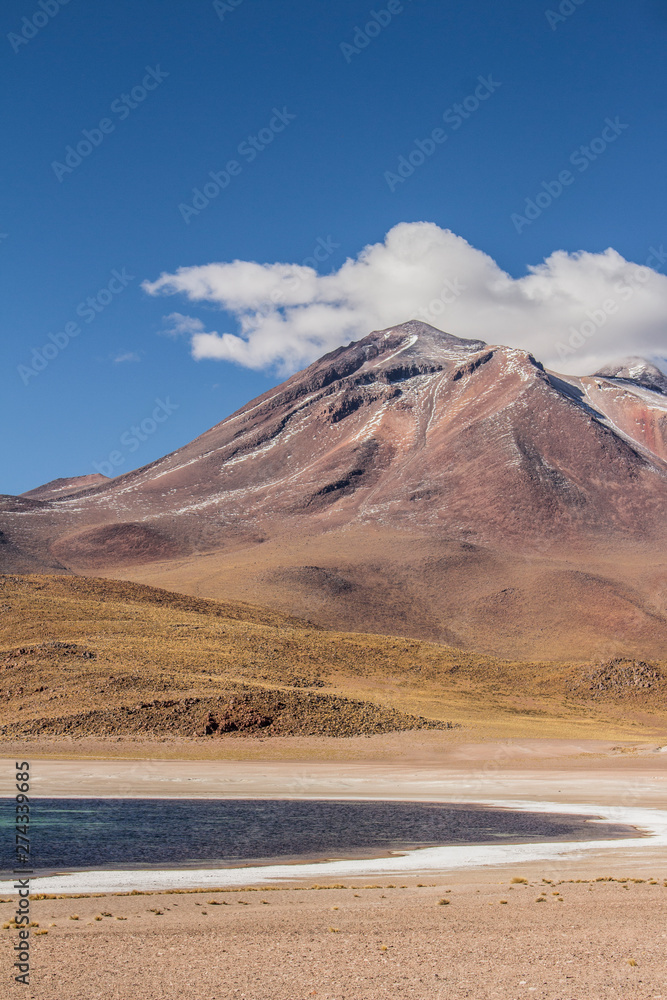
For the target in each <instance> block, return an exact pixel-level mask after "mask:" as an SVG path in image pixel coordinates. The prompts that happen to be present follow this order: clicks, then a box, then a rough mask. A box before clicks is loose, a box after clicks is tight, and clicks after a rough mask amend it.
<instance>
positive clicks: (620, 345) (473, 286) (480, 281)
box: [143, 222, 667, 374]
mask: <svg viewBox="0 0 667 1000" xmlns="http://www.w3.org/2000/svg"><path fill="white" fill-rule="evenodd" d="M666 261H667V256H666V255H665V254H664V252H663V250H662V248H661V247H660V248H658V250H657V251H650V252H649V250H648V249H647V260H646V262H645V263H642V264H636V263H632V262H630V261H627V260H625V259H624V258H623V257H622V256H621V255H620V254H619V253H617V252H616V251H615V250H612V249H608V250H605V251H604V253H587V252H583V251H582V252H578V253H566V252H565V251H563V250H557V251H556V252H554V253H552V254H551V256H549V257H548V258H547V259H546V260H545V261H543V262H542V263H540V264H536V265H531V266H529V267H528V268H527V273H526V274H525V275H524V276H522V277H519V278H513V277H511V276H510V275H509V274H507V273H506V272H505V271H503V270H502V268H501V267H499V265H498V264H497V263H496V262H495V261H494V260H493V259H492V258H491V257H489V256H488V254H486V253H484V252H483V251H481V250H477V249H476V248H475V247H473V246H471V245H470V244H469V243H468V242H466V240H464V239H462V237H460V236H456V235H455V234H454V233H452V232H450V231H449V230H446V229H441V228H440V227H438V226H436V225H434V224H433V223H429V222H416V223H407V222H406V223H401V224H399V225H397V226H395V227H394V228H393V229H391V230H390V231H389V233H387V236H386V238H385V240H384V242H383V243H375V244H372V245H370V246H367V247H365V248H364V249H363V250H362V251H361V253H359V255H358V256H357V257H355V258H348V259H347V260H346V261H345V263H344V264H343V265H342V266H341V267H340V268H339V269H338V270H337V271H334V272H333V273H331V274H327V275H320V274H318V273H317V271H315V270H314V269H313V268H311V267H306V266H304V265H302V264H285V263H274V264H258V263H255V262H253V261H242V260H235V261H233V262H229V263H214V264H204V265H200V266H193V267H182V268H179V270H178V271H176V272H175V273H174V274H162V275H161V276H160V277H159V278H158V279H157V280H156V281H153V282H151V281H145V282H144V283H143V288H144V289H145V291H147V292H148V293H149V294H150V295H182V296H185V297H186V298H187V299H188V300H189V301H190V302H193V303H202V304H206V305H207V306H209V307H210V306H211V305H213V306H216V307H218V308H220V309H223V310H225V311H226V312H227V313H230V314H232V315H233V316H234V317H235V319H236V322H237V324H238V332H237V333H229V332H222V333H220V332H217V331H214V330H206V329H205V327H204V324H203V323H202V322H201V320H199V319H195V318H192V317H189V316H184V315H182V314H181V313H172V315H171V317H170V319H171V321H172V325H173V327H174V329H175V330H176V332H180V333H186V334H188V335H189V336H190V339H191V350H192V355H193V357H195V358H197V359H203V358H215V359H218V360H223V361H232V362H235V363H237V364H239V365H243V366H245V367H247V368H254V369H265V368H276V369H277V370H278V371H280V372H281V373H282V374H285V373H287V372H291V371H295V370H296V369H298V368H300V367H303V366H304V365H306V364H308V363H310V362H311V361H313V360H314V359H315V358H317V357H319V356H320V355H322V354H324V353H326V352H327V351H330V350H333V349H334V348H335V347H338V346H340V345H341V344H345V343H349V342H350V341H351V340H358V339H359V338H361V337H364V336H366V334H368V333H370V332H371V331H372V330H378V329H384V328H386V327H390V326H395V325H397V324H399V323H403V322H405V321H407V320H409V319H422V320H424V321H425V322H428V323H431V324H432V325H433V326H436V327H438V328H439V329H441V330H445V331H446V332H448V333H452V334H454V335H456V336H458V337H466V338H472V339H481V340H485V341H487V343H489V344H504V345H508V346H511V347H520V348H523V349H525V350H528V351H531V352H532V353H533V354H534V355H535V356H536V357H537V358H538V359H539V360H540V361H542V362H543V363H544V364H546V365H547V366H549V367H553V368H556V369H557V370H560V371H563V372H572V373H575V372H579V373H582V374H583V373H586V372H588V373H590V372H592V371H594V370H595V369H596V368H597V367H599V366H600V365H601V364H602V363H604V362H606V361H610V360H613V359H614V358H617V357H621V356H625V355H627V354H643V355H645V356H647V357H650V358H654V359H655V358H657V357H659V355H661V354H662V355H664V349H665V330H666V325H667V324H666V320H667V277H665V275H663V274H660V273H659V269H660V268H662V267H664V266H665V263H666Z"/></svg>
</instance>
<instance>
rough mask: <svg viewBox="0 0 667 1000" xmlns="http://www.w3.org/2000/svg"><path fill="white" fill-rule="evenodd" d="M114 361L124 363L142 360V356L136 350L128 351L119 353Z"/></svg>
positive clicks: (118, 363) (117, 363)
mask: <svg viewBox="0 0 667 1000" xmlns="http://www.w3.org/2000/svg"><path fill="white" fill-rule="evenodd" d="M113 361H114V364H115V365H122V364H124V363H125V362H126V361H141V357H140V355H139V354H137V353H136V351H128V352H127V353H126V354H118V355H117V356H116V357H115V358H114V359H113Z"/></svg>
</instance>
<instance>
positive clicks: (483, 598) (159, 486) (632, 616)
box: [0, 320, 667, 658]
mask: <svg viewBox="0 0 667 1000" xmlns="http://www.w3.org/2000/svg"><path fill="white" fill-rule="evenodd" d="M661 379H662V381H661ZM663 383H664V384H663ZM666 510H667V380H665V378H664V376H663V375H662V373H661V372H660V371H659V369H654V368H653V366H651V365H650V364H649V363H648V362H644V361H642V360H641V359H635V358H632V359H625V360H624V361H621V362H619V363H618V364H616V365H611V366H608V367H607V368H605V369H601V370H600V371H598V372H597V373H596V374H594V375H592V376H589V377H586V376H584V377H581V378H575V377H573V376H569V375H568V376H566V375H558V374H555V373H552V372H549V371H547V370H545V368H544V367H543V366H542V365H541V364H540V363H539V361H537V360H536V359H535V358H533V357H532V355H530V354H529V353H527V352H525V351H521V350H516V349H512V348H508V347H502V346H490V345H488V344H486V343H485V342H484V341H482V340H461V339H459V338H457V337H453V336H451V335H449V334H446V333H442V332H441V331H439V330H436V329H435V328H433V327H431V326H429V325H427V324H425V323H421V322H418V321H415V320H413V321H411V322H408V323H404V324H402V325H400V326H396V327H392V328H390V329H387V330H381V331H378V332H374V333H371V334H370V335H369V336H367V337H365V338H363V339H362V340H360V341H357V342H355V343H352V344H350V345H348V346H346V347H341V348H339V349H338V350H336V351H333V352H332V353H330V354H327V355H326V356H325V357H323V358H321V359H320V360H318V361H316V362H314V363H313V364H312V365H310V366H309V367H308V368H306V369H305V370H303V371H301V372H298V373H297V374H296V375H293V376H292V377H291V378H289V379H288V380H287V381H286V382H284V383H283V384H282V385H280V386H278V387H277V388H275V389H272V390H270V391H269V392H267V393H265V394H264V395H262V396H260V397H258V398H257V399H255V400H253V401H252V402H250V403H248V405H247V406H244V407H243V408H242V409H240V410H238V411H237V412H236V413H234V414H232V415H231V416H230V417H228V418H227V419H225V420H223V421H222V422H221V423H220V424H218V425H216V426H215V427H213V428H212V429H211V430H208V431H207V432H206V433H204V434H202V435H201V436H200V437H198V438H196V439H195V440H194V441H192V442H191V443H190V444H188V445H186V446H185V447H183V448H180V449H178V450H177V451H175V452H172V453H171V454H169V455H167V456H166V457H164V458H162V459H160V460H158V461H157V462H154V463H152V464H151V465H147V466H144V467H143V468H140V469H136V470H135V471H133V472H130V473H127V474H125V475H122V476H119V477H117V478H115V479H109V480H105V479H104V478H103V477H92V476H86V477H82V478H81V479H80V480H77V479H68V480H56V481H55V483H51V484H47V486H45V487H39V488H37V489H35V490H31V491H30V492H29V493H28V494H25V495H24V496H22V497H7V496H5V497H2V498H1V502H0V527H1V530H2V533H1V534H0V543H1V544H0V559H1V560H2V566H3V571H4V572H42V573H43V572H57V573H62V572H70V573H76V574H89V575H96V576H108V577H109V576H112V577H122V578H126V579H131V580H134V581H138V582H144V583H151V584H154V585H158V586H162V587H167V588H170V589H173V590H179V591H182V592H185V593H190V594H194V595H197V596H206V597H215V598H224V599H226V600H228V599H241V600H246V601H252V602H254V603H262V604H266V605H269V606H272V607H276V608H279V609H280V610H283V611H287V612H289V613H291V614H296V615H299V616H301V617H308V618H310V619H311V620H313V621H316V622H318V623H320V624H323V625H325V626H335V627H338V628H345V629H352V630H357V631H372V632H373V631H374V632H384V633H393V634H401V635H407V636H415V637H422V638H429V639H437V640H441V641H446V642H449V643H452V644H454V645H460V646H465V647H471V648H476V649H478V650H480V651H485V652H493V653H496V654H500V655H503V656H508V657H518V656H524V657H525V656H536V657H545V658H559V657H571V656H582V657H583V656H586V657H590V656H591V655H597V654H599V655H607V654H610V655H616V654H626V653H632V654H633V655H635V654H639V653H641V654H642V655H660V653H662V655H664V650H665V649H666V648H667V565H666V563H667V560H666V559H665V539H666V535H667V525H666V521H667V518H665V512H666Z"/></svg>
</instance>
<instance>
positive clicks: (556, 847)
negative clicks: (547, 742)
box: [0, 800, 667, 894]
mask: <svg viewBox="0 0 667 1000" xmlns="http://www.w3.org/2000/svg"><path fill="white" fill-rule="evenodd" d="M479 805H482V806H485V807H489V808H498V807H502V808H512V809H516V810H523V811H531V812H543V813H559V812H561V811H563V808H564V806H563V804H562V803H553V802H537V801H534V800H530V801H520V800H518V801H507V800H502V801H498V800H486V801H480V802H479ZM566 811H567V812H570V813H571V814H573V815H579V816H592V817H595V818H594V819H592V820H591V822H593V823H595V822H601V823H609V822H615V823H618V822H622V823H623V825H627V826H631V827H634V828H635V829H637V830H638V831H642V832H643V835H641V836H639V837H628V838H622V839H621V838H615V839H611V840H587V841H586V840H584V841H550V842H540V843H535V842H530V843H523V844H487V845H482V844H472V845H447V846H443V847H427V848H418V849H416V850H412V851H406V852H401V854H400V856H392V857H386V856H385V857H380V858H378V857H372V858H364V859H345V860H334V861H323V862H306V863H299V862H297V863H282V864H269V865H254V866H250V865H248V866H226V867H219V868H198V869H197V868H190V869H182V868H178V869H170V868H161V869H145V868H144V869H124V870H123V869H113V870H88V871H79V872H72V873H68V874H62V875H52V876H44V877H37V878H33V879H31V891H32V892H36V893H47V894H51V893H99V892H103V893H123V892H132V891H140V892H146V891H149V892H150V891H152V892H156V891H157V892H160V891H169V890H174V889H186V890H187V889H206V888H208V889H210V890H211V891H213V890H214V889H228V888H239V887H242V886H258V885H263V886H285V885H286V884H288V883H290V884H291V883H299V882H303V881H309V880H311V881H312V880H313V879H321V878H325V879H334V880H338V881H339V880H340V879H351V878H369V877H375V878H379V877H383V878H384V877H398V876H402V877H406V876H423V877H433V876H442V875H443V874H445V873H453V872H461V871H462V870H466V869H468V870H469V869H478V870H488V869H490V868H496V867H500V868H502V867H504V866H507V865H518V864H526V863H531V862H539V863H544V862H551V863H554V862H562V861H565V860H568V859H570V858H572V859H573V860H586V858H588V859H589V860H593V859H595V860H597V861H599V860H601V858H602V856H605V857H606V856H607V852H609V851H616V853H617V854H621V855H625V856H626V857H627V856H628V854H629V855H630V856H631V855H632V853H633V852H637V853H638V854H639V855H641V854H642V853H644V852H647V853H651V852H652V851H653V850H659V849H664V848H666V847H667V810H656V809H645V808H637V807H633V806H630V807H622V815H619V810H618V807H613V808H611V809H609V808H607V809H603V808H601V807H600V806H597V805H593V804H588V805H582V804H580V803H569V804H566ZM663 856H664V855H663ZM11 886H12V882H11V881H4V880H3V881H1V882H0V892H3V893H4V892H11Z"/></svg>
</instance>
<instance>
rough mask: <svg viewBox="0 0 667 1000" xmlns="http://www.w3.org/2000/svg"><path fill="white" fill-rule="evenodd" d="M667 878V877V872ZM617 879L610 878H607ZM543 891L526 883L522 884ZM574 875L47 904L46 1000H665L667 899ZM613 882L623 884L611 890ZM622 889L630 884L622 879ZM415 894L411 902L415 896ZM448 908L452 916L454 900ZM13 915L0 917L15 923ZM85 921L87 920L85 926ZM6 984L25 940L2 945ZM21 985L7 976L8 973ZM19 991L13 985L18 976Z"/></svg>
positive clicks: (41, 984)
mask: <svg viewBox="0 0 667 1000" xmlns="http://www.w3.org/2000/svg"><path fill="white" fill-rule="evenodd" d="M653 869H654V874H656V875H658V874H661V872H662V871H664V865H663V864H662V863H656V864H655V865H654V866H653ZM605 874H606V873H605ZM513 877H514V878H525V879H528V882H527V883H522V882H519V883H514V884H513V883H512V881H511V879H512V878H513ZM578 877H579V876H578V875H577V873H576V871H574V872H573V871H569V870H566V869H563V867H562V865H559V866H556V867H554V866H550V865H547V866H541V867H539V868H537V869H535V867H534V866H528V867H521V868H519V869H517V870H516V872H507V871H505V872H503V874H502V876H501V877H497V874H495V873H489V872H486V873H481V872H478V873H466V874H465V875H463V876H462V875H459V876H457V877H451V878H443V877H438V878H434V879H429V880H426V879H425V880H424V884H422V885H421V886H418V885H417V884H416V882H415V880H414V879H407V880H404V881H401V882H398V881H394V880H389V881H384V880H379V881H374V882H373V883H371V884H370V885H373V886H375V888H372V887H369V884H368V883H364V882H354V881H351V882H350V883H349V884H348V886H347V887H346V888H304V889H278V890H271V889H262V890H259V891H255V892H252V891H248V890H242V891H234V890H230V891H227V892H211V891H210V890H209V891H208V892H205V893H168V894H153V895H139V896H136V895H135V896H114V895H104V896H98V897H88V898H83V899H72V898H71V897H70V898H66V899H45V900H37V901H34V902H33V919H34V920H35V921H36V922H37V923H39V928H34V931H40V932H43V931H47V933H46V934H43V933H40V936H37V937H33V938H32V950H33V971H32V979H31V985H30V989H29V991H28V990H27V989H26V988H25V987H22V986H18V985H16V984H14V983H10V985H9V989H8V991H7V994H3V995H8V996H10V997H12V998H13V997H27V996H30V997H31V998H34V1000H54V998H55V997H57V998H58V1000H96V998H100V1000H127V998H128V997H136V998H138V1000H176V998H179V1000H202V998H206V997H215V998H222V1000H232V998H234V1000H238V998H244V1000H308V998H311V997H315V998H320V1000H397V998H399V997H403V996H413V997H415V998H418V1000H430V998H437V1000H440V998H442V1000H450V998H452V997H469V998H474V1000H487V998H488V1000H491V998H502V1000H517V998H524V997H525V998H535V997H539V998H543V1000H619V998H623V1000H626V998H627V1000H656V998H661V997H665V996H667V989H665V974H664V973H665V952H666V950H667V941H666V938H665V927H667V922H666V921H665V916H666V915H667V913H666V911H667V886H666V885H665V884H664V883H663V881H662V880H653V881H649V880H648V879H649V876H648V873H647V881H644V882H637V881H620V882H619V881H602V882H596V881H584V882H576V881H570V879H576V878H578ZM607 877H608V875H607ZM618 877H620V878H622V879H624V878H626V877H627V876H624V875H622V874H621V873H619V876H618ZM404 886H405V888H404ZM443 899H444V900H448V903H447V904H446V905H441V903H440V901H441V900H443ZM13 906H14V904H13V903H12V904H7V903H3V904H0V909H1V913H2V916H3V917H4V918H5V920H6V919H8V917H9V915H10V913H11V912H13ZM74 918H77V919H74ZM0 934H1V936H0V962H1V963H2V969H3V972H5V970H8V969H9V968H10V965H11V961H12V952H11V949H12V944H13V940H14V938H15V935H16V932H15V931H11V930H5V931H2V932H0ZM5 974H6V973H5ZM7 978H9V976H7Z"/></svg>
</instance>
